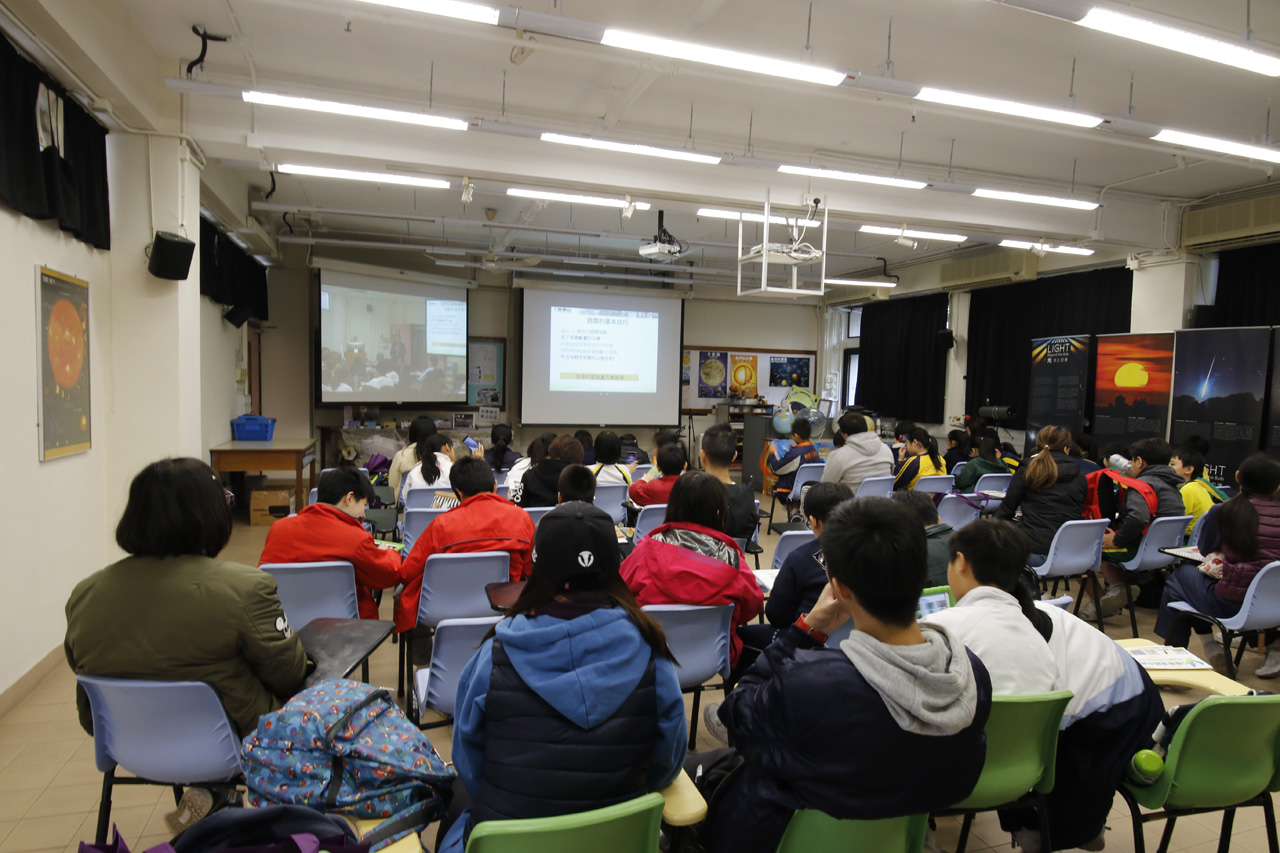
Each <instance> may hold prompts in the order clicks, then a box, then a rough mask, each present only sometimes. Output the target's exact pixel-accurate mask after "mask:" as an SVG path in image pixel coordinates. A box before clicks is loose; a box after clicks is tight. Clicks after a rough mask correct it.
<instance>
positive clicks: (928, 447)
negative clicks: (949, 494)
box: [893, 427, 947, 491]
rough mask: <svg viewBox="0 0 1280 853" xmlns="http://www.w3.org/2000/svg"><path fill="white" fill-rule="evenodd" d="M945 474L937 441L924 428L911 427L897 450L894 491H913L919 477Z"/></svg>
mask: <svg viewBox="0 0 1280 853" xmlns="http://www.w3.org/2000/svg"><path fill="white" fill-rule="evenodd" d="M945 473H947V463H945V462H943V461H942V457H941V456H939V455H938V440H937V439H936V438H934V437H933V436H931V435H929V431H928V430H926V429H925V428H924V427H913V428H912V429H911V432H909V433H907V440H906V441H905V442H904V443H903V445H902V447H900V448H898V470H897V474H896V478H895V479H894V481H893V489H894V491H898V490H899V489H914V488H915V487H916V483H917V482H918V481H919V480H920V478H921V477H930V476H934V475H936V474H945Z"/></svg>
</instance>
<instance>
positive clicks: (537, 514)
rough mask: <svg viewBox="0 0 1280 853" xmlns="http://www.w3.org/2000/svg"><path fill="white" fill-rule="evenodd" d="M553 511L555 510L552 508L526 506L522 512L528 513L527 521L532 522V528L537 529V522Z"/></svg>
mask: <svg viewBox="0 0 1280 853" xmlns="http://www.w3.org/2000/svg"><path fill="white" fill-rule="evenodd" d="M553 509H555V507H553V506H527V507H525V508H524V511H525V512H527V513H529V519H530V520H531V521H533V526H534V527H537V526H538V522H539V521H542V517H543V516H544V515H546V514H547V513H549V512H551V510H553Z"/></svg>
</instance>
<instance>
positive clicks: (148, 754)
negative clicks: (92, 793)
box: [76, 675, 244, 844]
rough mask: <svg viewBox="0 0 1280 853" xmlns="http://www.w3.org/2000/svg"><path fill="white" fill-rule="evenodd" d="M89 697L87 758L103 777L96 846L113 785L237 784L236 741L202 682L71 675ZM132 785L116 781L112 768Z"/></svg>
mask: <svg viewBox="0 0 1280 853" xmlns="http://www.w3.org/2000/svg"><path fill="white" fill-rule="evenodd" d="M76 681H77V682H78V683H79V685H80V686H81V687H82V688H84V691H85V693H86V694H88V696H89V709H90V713H91V715H92V717H93V757H94V762H95V763H96V764H97V766H98V769H99V770H101V771H102V799H101V801H100V803H99V806H98V830H97V835H96V841H97V843H98V844H105V843H106V840H107V827H108V826H110V824H111V791H112V788H113V787H114V786H115V785H171V786H173V794H174V799H175V801H176V800H177V799H179V798H180V797H181V795H182V789H181V786H183V785H196V784H198V785H200V786H201V787H205V788H211V787H212V788H218V787H225V788H233V787H234V786H235V783H236V781H238V780H239V779H240V778H242V777H243V776H244V765H243V764H242V763H241V761H240V738H239V737H237V736H236V732H235V728H234V727H233V726H232V725H231V721H230V720H228V719H227V712H226V711H224V710H223V708H222V702H221V701H219V699H218V694H217V693H215V692H214V690H213V688H212V687H210V686H209V685H208V684H205V683H204V682H202V681H144V680H141V679H132V678H103V677H99V676H92V675H77V676H76ZM117 766H119V767H123V768H124V769H125V770H127V771H129V772H130V773H132V774H133V777H134V778H130V777H125V778H120V779H117V778H116V775H115V773H116V767H117Z"/></svg>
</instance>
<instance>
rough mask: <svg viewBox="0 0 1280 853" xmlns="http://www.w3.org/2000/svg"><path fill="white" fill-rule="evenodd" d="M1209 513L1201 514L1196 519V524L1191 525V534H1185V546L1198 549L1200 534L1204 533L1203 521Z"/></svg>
mask: <svg viewBox="0 0 1280 853" xmlns="http://www.w3.org/2000/svg"><path fill="white" fill-rule="evenodd" d="M1208 516H1209V513H1207V512H1202V513H1200V517H1199V518H1197V519H1196V523H1195V524H1193V525H1191V532H1190V533H1188V534H1187V544H1188V545H1189V546H1191V547H1192V548H1199V547H1200V534H1201V533H1202V532H1203V531H1204V520H1205V519H1206V518H1207V517H1208Z"/></svg>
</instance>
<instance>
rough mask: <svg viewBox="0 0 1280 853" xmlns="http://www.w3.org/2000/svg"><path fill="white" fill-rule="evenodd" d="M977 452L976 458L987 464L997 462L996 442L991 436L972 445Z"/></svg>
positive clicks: (998, 457) (998, 459)
mask: <svg viewBox="0 0 1280 853" xmlns="http://www.w3.org/2000/svg"><path fill="white" fill-rule="evenodd" d="M974 448H976V449H977V451H978V456H980V457H982V458H983V459H985V460H987V461H988V462H999V461H1001V460H1000V454H999V453H997V452H996V440H995V439H994V438H992V437H991V436H987V437H986V438H980V439H978V443H977V444H975V445H974Z"/></svg>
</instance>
